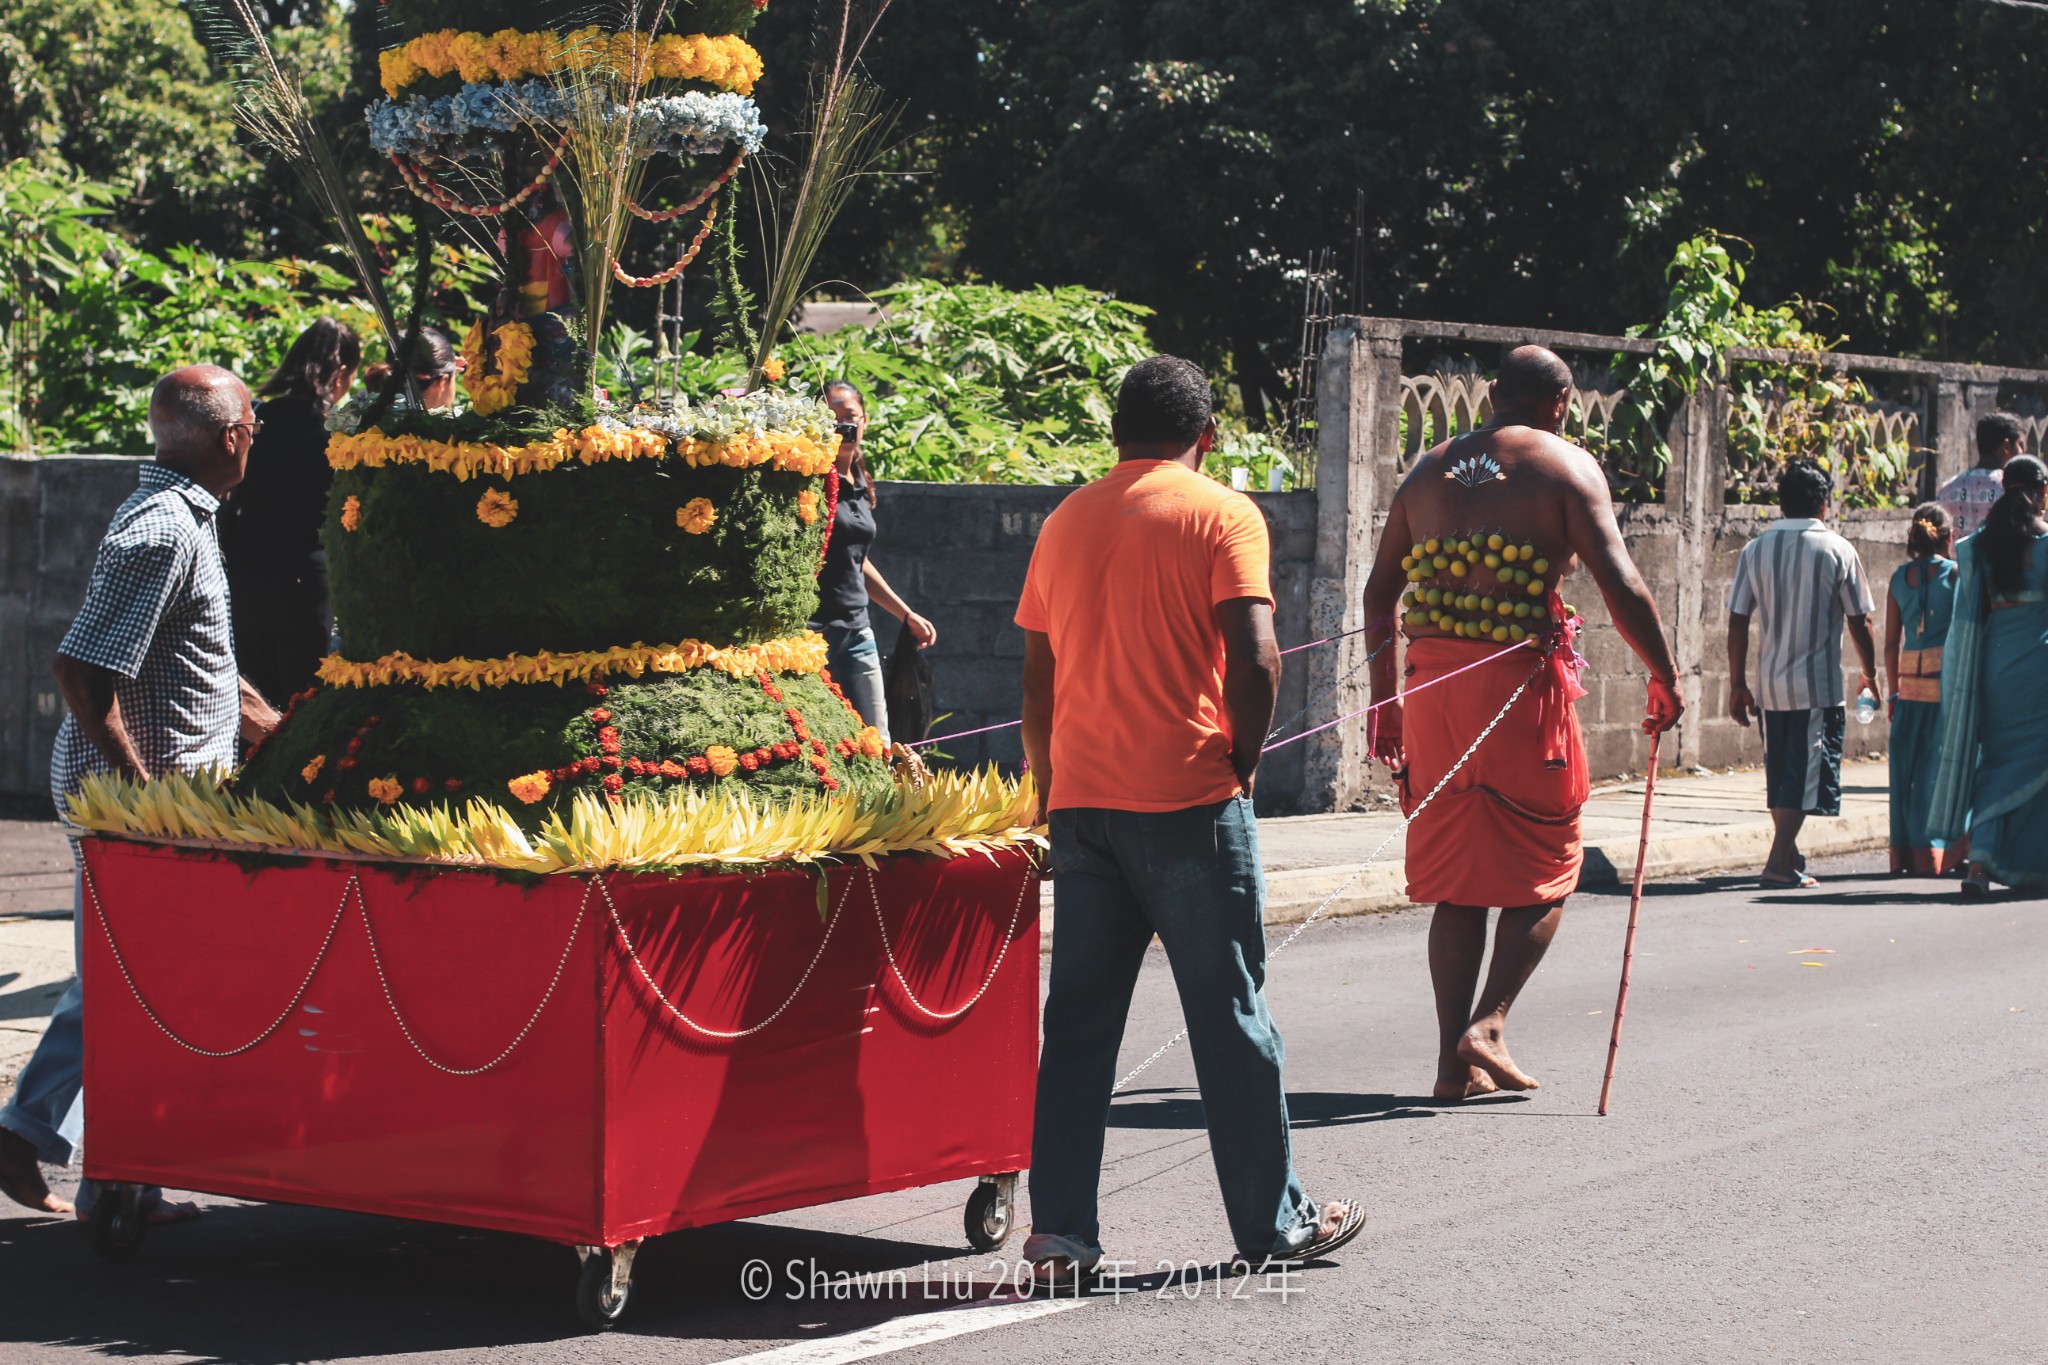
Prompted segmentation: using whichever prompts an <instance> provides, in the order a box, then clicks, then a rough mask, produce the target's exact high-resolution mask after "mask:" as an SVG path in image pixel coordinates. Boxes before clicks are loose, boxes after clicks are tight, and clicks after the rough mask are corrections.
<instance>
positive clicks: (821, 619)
mask: <svg viewBox="0 0 2048 1365" xmlns="http://www.w3.org/2000/svg"><path fill="white" fill-rule="evenodd" d="M825 401H826V402H828V403H830V404H831V405H832V412H833V415H834V416H835V417H837V418H838V419H839V509H838V511H837V513H836V514H835V515H834V516H833V518H832V538H831V540H830V541H829V542H828V543H827V545H826V547H825V567H824V568H823V569H821V570H819V572H818V614H817V616H816V617H814V618H813V619H812V621H811V629H812V630H815V631H818V632H819V633H821V634H822V635H824V637H825V647H826V654H825V667H826V668H827V669H829V670H830V671H831V674H832V680H833V681H834V682H836V683H838V684H839V685H840V687H842V688H844V689H845V691H846V697H847V700H849V701H851V702H852V703H853V709H854V710H856V711H858V712H860V714H861V719H862V720H865V721H866V722H867V723H868V724H870V725H872V726H874V727H875V728H876V729H877V730H880V731H881V732H882V742H883V743H884V744H886V743H888V742H889V707H888V704H887V702H886V701H885V700H884V699H883V696H882V655H881V651H880V650H879V649H878V648H877V647H876V645H875V632H874V629H873V627H872V626H871V625H870V623H869V621H868V604H869V603H870V602H872V603H874V604H875V605H876V606H878V607H880V608H881V609H882V610H883V611H886V612H888V613H889V614H890V615H891V616H893V617H895V618H896V619H897V620H899V621H901V622H903V623H904V625H906V626H908V627H909V629H910V638H911V639H912V640H914V641H916V642H917V647H918V648H919V649H925V648H928V647H929V646H930V645H931V643H932V641H934V640H936V639H938V638H939V632H938V631H937V630H936V629H934V628H933V626H932V623H931V622H929V621H927V620H925V619H924V618H923V617H922V616H919V615H918V614H917V613H916V612H914V611H912V610H911V609H910V605H909V604H908V603H907V602H905V601H904V600H903V599H902V598H900V597H898V596H897V595H896V594H895V592H894V591H893V590H892V589H891V588H890V587H889V581H888V580H887V579H885V578H883V577H882V571H881V570H880V569H877V568H876V567H875V561H874V560H872V559H870V558H868V547H869V546H871V545H873V544H874V543H875V485H874V483H873V481H872V480H870V479H869V478H868V466H867V461H866V460H865V459H863V458H862V456H861V450H860V443H861V437H862V436H863V435H864V434H866V432H867V426H868V406H867V400H866V399H865V398H863V397H862V396H861V391H860V390H859V389H857V388H855V387H854V386H853V385H852V384H850V383H848V382H847V381H846V380H844V379H835V380H833V381H832V382H831V383H830V384H827V385H826V386H825Z"/></svg>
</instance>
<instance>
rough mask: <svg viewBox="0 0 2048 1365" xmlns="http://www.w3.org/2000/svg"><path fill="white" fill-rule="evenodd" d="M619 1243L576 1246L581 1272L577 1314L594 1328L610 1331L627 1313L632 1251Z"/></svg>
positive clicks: (634, 1248) (584, 1322)
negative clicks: (614, 1245) (601, 1245)
mask: <svg viewBox="0 0 2048 1365" xmlns="http://www.w3.org/2000/svg"><path fill="white" fill-rule="evenodd" d="M637 1246H638V1244H637V1243H634V1244H629V1245H626V1246H622V1247H615V1248H614V1247H587V1246H584V1247H577V1248H576V1254H577V1255H578V1256H581V1257H582V1258H583V1273H582V1274H581V1275H580V1276H579V1277H578V1278H577V1281H576V1316H577V1317H579V1318H581V1319H583V1325H584V1326H585V1327H588V1328H589V1329H590V1330H591V1331H593V1332H609V1331H610V1330H611V1329H612V1328H613V1327H615V1326H616V1325H617V1324H618V1321H619V1319H620V1318H622V1317H624V1316H625V1314H626V1302H627V1300H628V1299H630V1298H631V1297H632V1293H633V1253H634V1251H635V1250H636V1249H637Z"/></svg>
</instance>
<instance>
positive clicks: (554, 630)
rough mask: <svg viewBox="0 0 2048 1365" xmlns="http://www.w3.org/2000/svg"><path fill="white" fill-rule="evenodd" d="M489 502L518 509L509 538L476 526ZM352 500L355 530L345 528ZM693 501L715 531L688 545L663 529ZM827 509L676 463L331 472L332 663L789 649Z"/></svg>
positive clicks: (793, 477) (801, 479)
mask: <svg viewBox="0 0 2048 1365" xmlns="http://www.w3.org/2000/svg"><path fill="white" fill-rule="evenodd" d="M490 490H497V491H499V492H502V493H506V494H509V495H510V496H511V497H512V498H513V499H514V500H515V501H516V502H517V503H518V510H517V513H516V514H515V515H514V516H513V519H512V520H511V521H510V522H509V523H508V524H506V525H503V526H492V525H488V524H486V523H485V522H484V521H482V520H480V519H479V518H478V515H477V507H478V503H479V501H480V500H481V499H482V498H483V496H484V494H485V493H486V492H487V491H490ZM807 491H808V492H809V493H811V494H812V496H813V497H814V498H816V499H817V509H818V512H819V515H818V516H817V518H816V520H813V521H810V522H806V521H804V520H803V518H802V516H801V514H800V511H799V505H798V498H799V495H800V494H801V493H804V492H807ZM351 497H353V498H355V499H356V500H357V507H358V517H359V521H358V529H356V530H354V531H345V530H343V529H342V526H341V512H342V506H343V504H344V503H345V502H346V501H347V500H348V499H349V498H351ZM698 498H703V499H705V500H706V501H708V502H709V503H710V504H711V507H712V509H713V511H714V512H715V513H716V516H717V520H716V521H715V522H713V524H712V525H711V528H710V529H709V530H707V531H705V532H703V533H702V534H691V533H690V532H689V531H686V530H685V529H683V527H681V526H679V525H678V524H677V520H676V515H677V512H678V511H679V510H680V509H681V508H683V507H685V506H687V505H688V504H690V503H691V502H692V501H693V500H695V499H698ZM823 508H824V481H823V480H822V479H819V478H812V477H807V476H804V475H800V474H786V473H777V472H774V471H769V470H760V469H746V470H741V469H729V468H726V467H724V466H715V467H711V468H703V469H692V468H690V467H688V466H687V465H685V464H683V463H682V462H681V461H680V460H676V459H663V460H625V461H617V462H610V463H605V464H600V465H592V466H585V465H581V464H567V465H562V466H560V467H559V468H556V469H551V470H547V471H545V472H543V473H536V474H522V475H518V476H516V477H514V478H509V479H501V478H490V477H479V478H471V479H456V478H454V477H453V476H452V475H448V474H442V473H436V472H434V471H432V470H430V469H427V468H425V467H424V466H421V465H399V466H389V467H386V468H383V469H351V470H342V471H340V472H338V473H337V474H336V475H335V477H334V484H333V491H332V494H331V496H330V500H329V504H328V510H327V522H326V527H325V531H324V539H325V543H326V546H327V556H328V562H329V565H330V566H331V571H332V576H333V585H334V586H333V598H334V614H335V620H336V622H337V624H338V626H339V629H340V631H341V638H342V641H343V652H344V654H345V655H346V657H348V658H350V659H357V660H369V659H376V658H380V657H382V656H383V655H386V654H390V653H393V652H395V651H399V650H403V651H405V652H406V653H408V654H411V655H412V656H413V657H414V658H416V659H453V658H458V657H460V658H471V659H485V658H499V657H502V656H505V655H510V654H535V653H538V652H540V651H542V650H547V651H550V652H553V653H566V652H568V651H572V650H598V649H609V648H611V647H613V646H615V645H629V644H634V643H640V644H648V645H658V644H674V643H677V642H678V641H682V640H690V639H695V640H709V641H712V642H714V643H717V644H756V643H758V642H760V641H762V640H769V639H776V638H779V637H783V636H788V635H791V634H794V633H796V632H797V631H799V630H801V629H802V628H803V626H804V623H805V622H806V621H808V620H809V619H810V618H811V615H812V614H813V613H814V612H815V611H816V610H817V606H818V585H817V570H818V562H819V558H820V556H821V555H822V554H823V550H824V543H825V532H826V522H825V519H824V516H823V515H822V513H823ZM600 585H602V586H600Z"/></svg>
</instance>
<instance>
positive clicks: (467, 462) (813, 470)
mask: <svg viewBox="0 0 2048 1365" xmlns="http://www.w3.org/2000/svg"><path fill="white" fill-rule="evenodd" d="M671 448H673V450H674V452H675V453H676V454H677V455H678V456H680V457H681V458H682V460H683V462H684V463H685V464H687V465H689V466H691V467H692V468H701V467H704V466H707V465H726V466H728V467H730V468H734V469H751V468H754V467H756V466H760V465H767V466H769V467H771V468H773V469H776V470H779V471H782V472H784V473H790V474H804V475H818V474H823V473H824V472H825V471H826V470H828V469H830V468H831V467H832V465H833V463H834V462H835V461H836V460H837V459H838V451H837V449H836V448H835V447H833V446H828V445H826V444H825V443H824V442H822V441H816V440H813V439H812V438H811V437H809V436H806V435H803V434H801V433H794V432H781V431H747V432H742V433H740V434H739V435H737V436H734V437H732V438H731V439H730V440H725V441H704V440H699V439H697V438H695V437H685V438H684V439H682V440H680V441H676V442H674V443H671V442H670V440H669V438H668V437H666V436H664V435H662V434H661V433H660V432H658V431H651V430H648V429H647V428H645V427H585V428H583V430H581V431H570V430H568V429H567V428H561V429H558V430H557V431H556V432H555V434H554V435H553V436H551V437H549V438H548V439H547V440H545V441H533V442H530V443H528V444H526V445H523V446H501V445H498V444H496V443H494V442H491V441H435V440H429V439H428V438H426V437H423V436H387V435H385V434H384V432H383V431H382V430H380V429H379V428H377V427H371V428H370V429H369V430H367V431H358V432H353V433H351V432H346V431H337V432H335V433H334V434H333V435H332V436H329V437H328V438H327V463H328V464H329V465H330V466H332V467H333V468H335V469H382V468H383V467H384V466H386V465H398V464H423V465H425V466H427V468H429V469H431V470H433V471H434V472H435V473H437V474H453V475H454V476H455V477H456V478H457V479H464V480H466V479H469V478H471V477H473V476H477V475H495V476H497V477H499V478H510V477H512V476H513V475H515V474H540V473H544V472H546V471H547V470H550V469H554V468H557V467H559V466H561V465H565V464H568V463H569V462H570V461H572V460H574V461H578V462H580V463H583V464H586V465H595V464H602V463H604V462H605V461H607V460H659V459H663V458H666V457H667V456H668V454H669V453H670V450H671Z"/></svg>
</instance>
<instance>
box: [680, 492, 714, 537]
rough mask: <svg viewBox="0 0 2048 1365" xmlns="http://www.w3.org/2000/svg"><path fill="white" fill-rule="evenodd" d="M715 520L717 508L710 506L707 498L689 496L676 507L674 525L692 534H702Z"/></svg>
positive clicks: (709, 500)
mask: <svg viewBox="0 0 2048 1365" xmlns="http://www.w3.org/2000/svg"><path fill="white" fill-rule="evenodd" d="M717 520H718V512H717V509H715V508H714V507H712V505H711V499H709V498H691V499H690V500H689V501H688V502H686V503H684V504H683V505H682V506H681V507H678V508H677V509H676V525H678V526H680V527H682V528H683V529H684V530H685V531H688V532H689V533H690V534H691V535H693V536H701V535H703V534H704V533H705V532H706V531H708V530H710V529H711V527H712V525H713V524H714V523H716V522H717Z"/></svg>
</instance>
